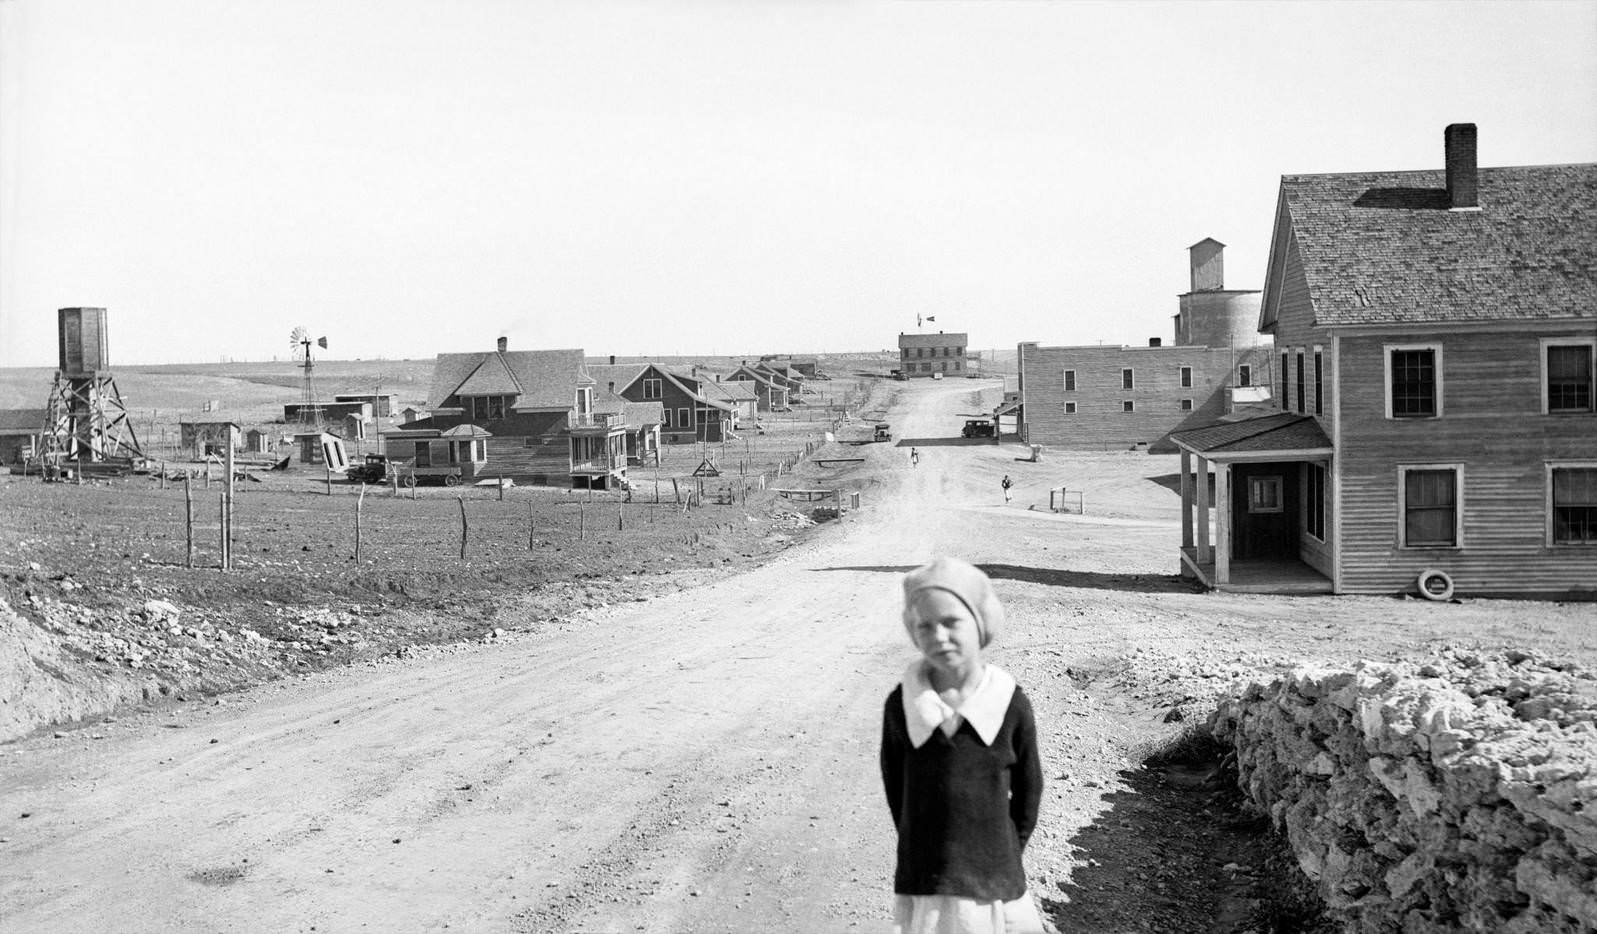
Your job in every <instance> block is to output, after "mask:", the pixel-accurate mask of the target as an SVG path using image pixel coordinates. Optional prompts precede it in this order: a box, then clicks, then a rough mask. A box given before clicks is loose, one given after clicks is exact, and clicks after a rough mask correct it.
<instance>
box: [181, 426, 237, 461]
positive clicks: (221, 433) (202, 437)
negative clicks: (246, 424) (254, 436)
mask: <svg viewBox="0 0 1597 934" xmlns="http://www.w3.org/2000/svg"><path fill="white" fill-rule="evenodd" d="M177 428H178V445H179V446H180V447H182V448H183V449H184V450H186V451H192V452H193V453H194V456H195V457H208V456H210V455H212V454H215V455H217V456H221V455H224V454H226V453H227V452H228V451H229V450H234V451H237V450H238V449H239V442H240V441H241V440H242V439H243V435H242V434H241V432H240V428H239V424H238V422H232V421H227V420H225V419H223V420H211V419H193V420H188V421H179V422H178V423H177Z"/></svg>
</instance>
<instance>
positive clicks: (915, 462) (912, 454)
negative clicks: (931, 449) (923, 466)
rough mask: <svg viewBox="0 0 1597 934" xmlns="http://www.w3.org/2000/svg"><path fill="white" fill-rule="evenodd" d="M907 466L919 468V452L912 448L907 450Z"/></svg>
mask: <svg viewBox="0 0 1597 934" xmlns="http://www.w3.org/2000/svg"><path fill="white" fill-rule="evenodd" d="M909 465H910V466H911V467H919V466H920V451H917V450H915V449H914V448H910V449H909Z"/></svg>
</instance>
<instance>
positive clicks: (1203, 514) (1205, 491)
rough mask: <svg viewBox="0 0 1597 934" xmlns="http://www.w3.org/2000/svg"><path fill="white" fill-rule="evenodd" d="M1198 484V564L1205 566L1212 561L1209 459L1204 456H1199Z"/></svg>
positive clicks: (1196, 479)
mask: <svg viewBox="0 0 1597 934" xmlns="http://www.w3.org/2000/svg"><path fill="white" fill-rule="evenodd" d="M1193 480H1194V482H1196V483H1197V484H1198V515H1197V519H1196V521H1197V523H1198V563H1199V564H1203V563H1204V562H1206V561H1208V560H1210V558H1211V553H1210V551H1209V459H1208V458H1207V457H1204V456H1203V455H1202V454H1199V455H1198V475H1197V476H1196V477H1194V478H1193Z"/></svg>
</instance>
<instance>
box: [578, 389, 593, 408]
mask: <svg viewBox="0 0 1597 934" xmlns="http://www.w3.org/2000/svg"><path fill="white" fill-rule="evenodd" d="M591 411H593V390H592V389H589V388H588V387H587V386H583V387H582V388H580V389H578V390H577V414H578V415H587V414H588V413H589V412H591Z"/></svg>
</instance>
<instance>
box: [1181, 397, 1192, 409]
mask: <svg viewBox="0 0 1597 934" xmlns="http://www.w3.org/2000/svg"><path fill="white" fill-rule="evenodd" d="M1181 411H1183V412H1190V411H1192V400H1191V399H1182V400H1181Z"/></svg>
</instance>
